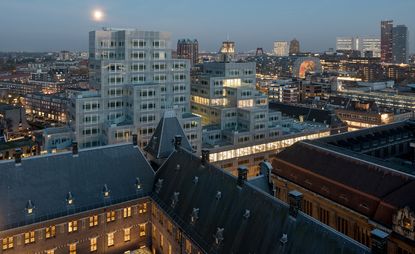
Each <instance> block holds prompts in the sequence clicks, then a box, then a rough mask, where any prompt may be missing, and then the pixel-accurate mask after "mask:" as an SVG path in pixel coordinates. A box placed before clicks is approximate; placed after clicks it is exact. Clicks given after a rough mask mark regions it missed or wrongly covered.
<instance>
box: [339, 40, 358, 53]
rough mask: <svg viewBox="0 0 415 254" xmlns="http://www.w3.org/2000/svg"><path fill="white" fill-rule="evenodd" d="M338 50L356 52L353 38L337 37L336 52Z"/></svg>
mask: <svg viewBox="0 0 415 254" xmlns="http://www.w3.org/2000/svg"><path fill="white" fill-rule="evenodd" d="M338 50H345V51H348V50H356V42H355V39H354V38H353V37H337V38H336V51H338Z"/></svg>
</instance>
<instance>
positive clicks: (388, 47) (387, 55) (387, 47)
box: [380, 20, 393, 63]
mask: <svg viewBox="0 0 415 254" xmlns="http://www.w3.org/2000/svg"><path fill="white" fill-rule="evenodd" d="M380 48H381V53H380V54H381V57H380V58H381V61H382V62H385V63H391V62H392V60H393V59H392V48H393V20H386V21H382V22H381V25H380Z"/></svg>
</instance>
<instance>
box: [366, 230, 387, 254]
mask: <svg viewBox="0 0 415 254" xmlns="http://www.w3.org/2000/svg"><path fill="white" fill-rule="evenodd" d="M370 235H371V238H372V253H373V254H387V253H388V238H389V234H388V233H386V232H384V231H382V230H380V229H377V228H375V229H374V230H372V231H371V232H370Z"/></svg>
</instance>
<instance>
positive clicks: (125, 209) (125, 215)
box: [123, 207, 131, 218]
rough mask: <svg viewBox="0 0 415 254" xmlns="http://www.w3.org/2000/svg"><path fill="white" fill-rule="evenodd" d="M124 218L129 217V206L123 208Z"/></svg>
mask: <svg viewBox="0 0 415 254" xmlns="http://www.w3.org/2000/svg"><path fill="white" fill-rule="evenodd" d="M123 216H124V218H128V217H131V207H126V208H124V209H123Z"/></svg>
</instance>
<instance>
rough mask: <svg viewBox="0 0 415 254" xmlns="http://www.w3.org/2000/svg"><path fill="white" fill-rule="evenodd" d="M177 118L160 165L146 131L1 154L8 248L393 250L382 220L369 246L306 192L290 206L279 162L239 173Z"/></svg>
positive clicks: (351, 253) (0, 196) (143, 252)
mask: <svg viewBox="0 0 415 254" xmlns="http://www.w3.org/2000/svg"><path fill="white" fill-rule="evenodd" d="M169 118H170V116H169ZM169 121H170V120H169ZM169 123H171V122H169ZM173 123H176V124H171V125H170V126H169V129H167V128H164V129H163V130H161V133H159V134H160V136H165V134H163V132H169V133H171V134H173V135H174V136H175V139H174V140H173V141H172V140H162V139H156V140H154V139H153V141H154V143H153V145H154V146H155V147H162V148H163V149H162V150H163V152H165V153H166V154H167V155H168V156H167V158H166V159H165V161H164V163H163V164H162V165H161V166H160V167H158V169H157V174H155V172H154V171H153V168H152V167H151V166H150V161H148V160H147V159H146V156H145V155H144V153H143V152H142V150H141V149H140V148H138V147H137V146H138V144H137V143H135V141H136V140H137V139H136V137H134V139H133V144H117V145H110V146H104V147H98V148H92V149H84V150H82V149H81V150H80V151H78V148H77V146H76V144H75V145H74V147H73V150H72V152H66V153H59V154H52V155H45V156H39V157H36V158H31V159H25V158H23V159H22V158H20V157H19V156H18V155H17V156H16V157H15V160H14V161H8V162H4V163H1V164H0V171H1V172H2V175H3V176H4V177H2V179H7V184H3V185H0V202H1V203H2V204H4V205H2V206H0V211H1V212H0V242H1V243H2V248H1V250H0V251H1V253H9V254H15V253H22V252H24V253H47V254H63V253H70V254H77V253H89V252H94V253H109V254H115V253H138V254H150V253H166V254H172V253H188V254H196V253H218V254H222V253H224V254H225V253H258V254H266V253H287V254H288V253H305V254H311V253H316V252H317V253H328V254H335V253H339V251H341V253H344V254H369V253H371V252H372V253H374V252H376V251H385V246H386V245H385V244H386V243H387V242H386V241H385V240H387V239H379V233H378V231H379V229H376V230H377V231H374V232H373V234H372V235H373V241H376V243H378V242H379V243H380V244H375V242H374V244H373V245H372V246H371V247H366V246H364V245H362V244H359V243H357V242H356V241H353V240H352V239H350V238H349V237H347V236H345V235H342V234H340V233H337V232H335V231H333V230H332V229H330V228H329V227H327V226H326V225H324V224H323V223H321V222H318V221H317V220H314V219H311V218H310V217H309V216H307V215H306V214H305V213H303V212H302V211H300V208H301V197H302V194H301V193H299V192H295V191H293V192H291V193H290V194H289V196H290V200H291V202H290V205H289V206H287V205H285V204H283V203H282V202H281V201H279V200H277V199H275V198H274V197H272V195H271V193H272V183H271V181H270V178H269V176H270V170H271V165H270V163H269V162H262V163H260V167H261V170H262V171H261V172H262V174H261V175H260V176H258V177H257V178H255V179H252V180H248V179H247V175H246V168H244V167H240V169H239V170H238V172H239V173H238V177H234V176H232V175H230V174H228V173H227V172H226V171H223V170H222V169H220V168H218V167H216V166H213V165H212V164H210V163H209V153H208V152H204V156H202V158H200V157H198V156H196V155H195V154H194V153H192V152H191V151H189V150H188V145H187V144H188V141H186V140H185V139H186V138H185V137H181V136H178V135H177V133H182V132H183V131H179V132H176V131H178V130H179V129H180V128H181V126H180V125H179V124H177V123H178V120H177V119H176V120H175V121H173ZM182 138H183V139H182ZM183 142H184V143H183ZM182 144H183V145H182ZM164 148H168V150H164ZM154 151H158V149H156V150H154ZM153 155H155V154H153ZM56 170H60V171H62V172H64V173H62V174H57V173H56V172H57V171H56ZM114 174H116V175H117V177H114ZM28 182H30V184H22V183H28ZM178 183H180V184H178ZM51 190H53V191H51ZM241 197H243V198H241ZM255 232H261V234H256V233H255ZM380 233H382V231H380ZM322 236H324V237H322ZM371 248H372V250H371Z"/></svg>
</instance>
